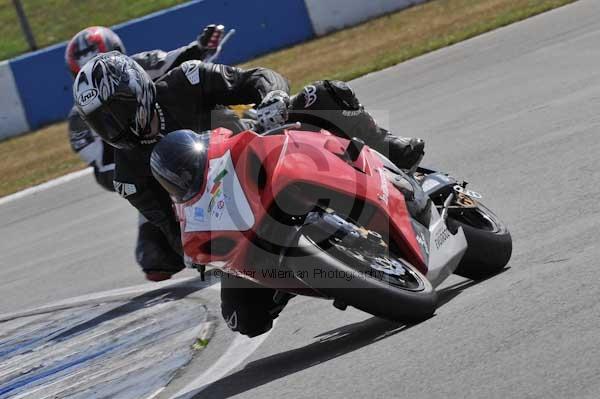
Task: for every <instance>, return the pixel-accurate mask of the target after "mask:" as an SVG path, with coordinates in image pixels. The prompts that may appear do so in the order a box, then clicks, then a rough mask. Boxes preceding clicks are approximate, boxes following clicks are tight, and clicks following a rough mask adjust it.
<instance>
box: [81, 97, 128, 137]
mask: <svg viewBox="0 0 600 399" xmlns="http://www.w3.org/2000/svg"><path fill="white" fill-rule="evenodd" d="M136 111H137V102H136V101H135V99H133V98H122V97H121V98H114V99H111V100H109V101H107V102H106V103H104V104H102V106H100V107H99V108H98V109H96V110H94V111H93V112H91V113H90V114H88V115H86V116H85V121H86V122H87V124H88V125H89V126H90V127H91V128H92V129H93V130H94V131H95V132H96V133H98V135H100V137H102V139H103V140H104V141H106V142H107V143H109V144H111V145H112V146H114V147H117V148H129V147H130V146H131V143H130V142H131V140H126V139H127V138H131V136H132V135H136V136H137V134H136V133H135V129H134V127H135V115H136Z"/></svg>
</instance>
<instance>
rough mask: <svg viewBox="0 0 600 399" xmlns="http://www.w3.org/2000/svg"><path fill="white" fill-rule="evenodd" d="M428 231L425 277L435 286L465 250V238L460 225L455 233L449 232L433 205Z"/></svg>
mask: <svg viewBox="0 0 600 399" xmlns="http://www.w3.org/2000/svg"><path fill="white" fill-rule="evenodd" d="M429 233H430V234H429V237H430V238H429V265H428V271H427V279H428V280H429V281H431V284H433V286H434V287H436V286H438V285H439V284H441V282H442V281H444V280H445V279H446V277H448V276H449V275H450V274H452V272H454V270H455V269H456V267H457V266H458V263H459V262H460V260H461V259H462V257H463V255H464V253H465V251H466V250H467V239H466V238H465V233H464V232H463V229H462V227H461V228H459V229H458V232H457V233H456V234H454V235H453V234H452V233H450V231H449V230H448V228H447V227H446V221H445V220H442V218H441V217H440V215H439V213H438V211H437V209H435V208H433V207H432V217H431V225H430V227H429Z"/></svg>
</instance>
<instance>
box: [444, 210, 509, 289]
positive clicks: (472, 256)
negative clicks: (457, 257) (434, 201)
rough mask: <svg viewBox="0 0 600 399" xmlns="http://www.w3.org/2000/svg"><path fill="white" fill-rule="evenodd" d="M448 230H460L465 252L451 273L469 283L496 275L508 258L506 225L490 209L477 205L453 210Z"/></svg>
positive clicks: (449, 218) (449, 217)
mask: <svg viewBox="0 0 600 399" xmlns="http://www.w3.org/2000/svg"><path fill="white" fill-rule="evenodd" d="M448 227H449V228H450V229H451V230H453V231H456V230H457V229H458V228H459V227H462V228H463V231H464V233H465V237H466V239H467V245H468V247H467V251H466V253H465V255H464V256H463V258H462V260H461V262H460V264H459V265H458V267H457V269H456V270H455V271H454V273H455V274H458V275H460V276H463V277H467V278H470V279H473V280H478V279H483V278H486V277H489V276H492V275H494V274H497V273H499V272H500V271H501V270H502V269H504V267H505V266H506V265H507V264H508V261H509V260H510V257H511V254H512V238H511V236H510V232H509V231H508V228H507V227H506V225H505V224H504V223H503V222H502V221H501V220H500V218H498V216H496V215H495V214H494V213H493V212H492V211H491V210H490V209H488V208H487V207H485V206H484V205H482V204H481V203H477V206H476V207H475V208H458V209H454V210H453V211H452V212H450V213H449V215H448Z"/></svg>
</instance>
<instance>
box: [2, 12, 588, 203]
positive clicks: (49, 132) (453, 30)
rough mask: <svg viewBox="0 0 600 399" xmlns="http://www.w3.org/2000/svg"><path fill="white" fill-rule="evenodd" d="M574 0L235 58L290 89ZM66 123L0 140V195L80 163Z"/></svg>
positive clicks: (432, 17)
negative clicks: (282, 79) (266, 70)
mask: <svg viewBox="0 0 600 399" xmlns="http://www.w3.org/2000/svg"><path fill="white" fill-rule="evenodd" d="M574 1H576V0H433V1H431V2H429V3H425V4H422V5H420V6H416V7H413V8H410V9H408V10H405V11H401V12H397V13H394V14H390V15H387V16H384V17H382V18H378V19H375V20H372V21H369V22H367V23H365V24H363V25H360V26H357V27H355V28H351V29H347V30H344V31H340V32H337V33H334V34H331V35H328V36H326V37H323V38H320V39H316V40H313V41H310V42H308V43H304V44H301V45H298V46H295V47H292V48H289V49H286V50H282V51H279V52H276V53H273V54H270V55H268V56H265V57H261V58H257V59H255V60H252V61H250V62H248V63H246V64H243V65H242V66H244V67H249V66H253V65H262V66H267V67H270V68H273V69H275V70H277V71H279V72H281V73H283V74H284V75H285V76H287V77H288V78H289V79H290V80H291V81H292V82H293V88H294V91H296V90H298V89H299V88H301V87H302V86H303V85H304V84H306V83H307V82H310V81H313V80H317V79H323V78H335V79H341V80H350V79H353V78H356V77H358V76H361V75H364V74H366V73H369V72H373V71H377V70H380V69H383V68H386V67H389V66H392V65H395V64H397V63H399V62H402V61H405V60H407V59H410V58H413V57H416V56H419V55H421V54H424V53H427V52H430V51H433V50H436V49H439V48H441V47H444V46H448V45H451V44H454V43H457V42H460V41H462V40H465V39H468V38H470V37H473V36H476V35H479V34H481V33H484V32H488V31H490V30H493V29H496V28H499V27H501V26H505V25H508V24H511V23H513V22H516V21H520V20H522V19H525V18H528V17H530V16H533V15H536V14H539V13H542V12H545V11H548V10H550V9H553V8H556V7H560V6H562V5H565V4H568V3H572V2H574ZM306 54H310V57H307V56H306ZM315 60H318V62H316V61H315ZM66 129H67V128H66V125H65V124H64V123H59V124H55V125H52V126H49V127H47V128H44V129H41V130H39V131H37V132H35V133H32V134H28V135H26V136H21V137H17V138H14V139H11V140H7V141H5V142H2V143H0V171H1V175H2V180H1V181H0V196H3V195H7V194H10V193H13V192H15V191H18V190H21V189H23V188H26V187H29V186H31V185H34V184H38V183H41V182H44V181H47V180H50V179H52V178H55V177H57V176H60V175H63V174H65V173H67V172H71V171H74V170H78V169H81V168H83V167H84V166H85V165H84V164H83V163H82V162H80V161H79V160H78V158H77V156H76V155H74V154H73V153H72V152H71V151H70V148H69V144H68V141H67V131H66Z"/></svg>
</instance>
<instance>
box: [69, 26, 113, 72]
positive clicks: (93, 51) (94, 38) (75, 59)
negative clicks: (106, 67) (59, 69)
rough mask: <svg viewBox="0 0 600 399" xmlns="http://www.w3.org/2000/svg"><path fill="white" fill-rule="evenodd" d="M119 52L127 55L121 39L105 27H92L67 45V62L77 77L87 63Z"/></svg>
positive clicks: (80, 33)
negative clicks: (98, 56) (101, 55)
mask: <svg viewBox="0 0 600 399" xmlns="http://www.w3.org/2000/svg"><path fill="white" fill-rule="evenodd" d="M109 51H118V52H120V53H123V54H125V46H123V42H122V41H121V38H119V36H118V35H117V34H116V33H115V32H113V31H112V30H110V29H108V28H105V27H103V26H90V27H89V28H85V29H84V30H82V31H81V32H79V33H77V34H76V35H75V36H73V38H72V39H71V40H70V41H69V44H67V48H66V50H65V61H66V62H67V65H68V66H69V70H70V71H71V73H72V74H73V76H75V75H77V74H78V73H79V71H80V70H81V68H83V66H84V65H85V63H86V62H88V61H89V60H91V59H92V58H94V57H95V56H97V55H98V54H101V53H108V52H109Z"/></svg>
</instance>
